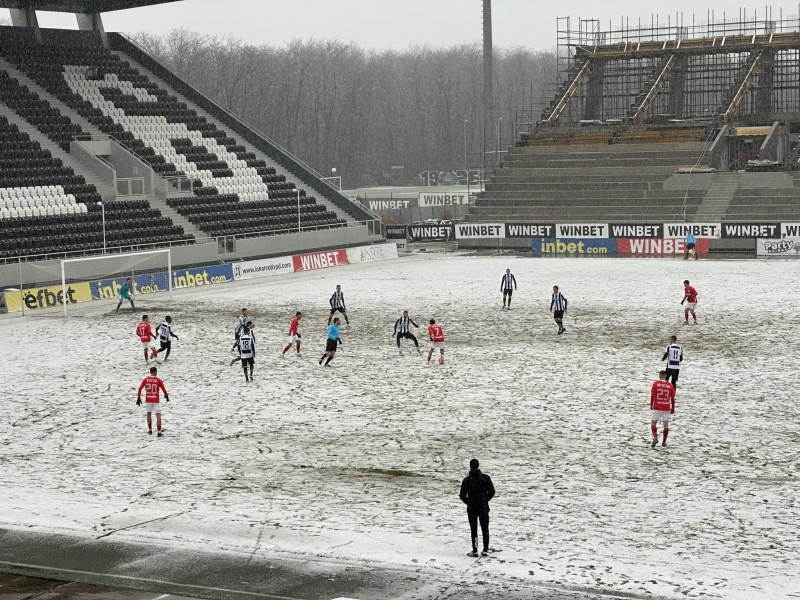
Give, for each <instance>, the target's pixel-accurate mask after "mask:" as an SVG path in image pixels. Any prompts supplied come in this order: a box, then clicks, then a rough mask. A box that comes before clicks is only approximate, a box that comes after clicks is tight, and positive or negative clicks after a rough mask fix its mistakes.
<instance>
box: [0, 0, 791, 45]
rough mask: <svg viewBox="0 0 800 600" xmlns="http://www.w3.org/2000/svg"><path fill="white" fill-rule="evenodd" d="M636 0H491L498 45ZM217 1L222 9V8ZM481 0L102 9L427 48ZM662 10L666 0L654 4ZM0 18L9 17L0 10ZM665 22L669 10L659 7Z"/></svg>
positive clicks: (272, 38)
mask: <svg viewBox="0 0 800 600" xmlns="http://www.w3.org/2000/svg"><path fill="white" fill-rule="evenodd" d="M643 4H644V3H642V2H641V1H640V0H610V1H609V0H607V1H605V2H602V1H598V0H591V1H590V0H570V1H569V2H565V3H564V4H563V5H561V4H560V3H559V2H546V1H544V0H494V1H493V2H492V12H493V20H494V43H495V46H505V47H507V46H528V47H530V48H533V49H548V48H553V47H554V46H555V44H556V17H561V16H571V17H573V24H574V23H575V22H576V21H577V18H578V17H581V18H598V19H600V20H601V23H602V27H603V29H606V28H608V24H609V20H612V21H613V24H614V27H615V28H616V26H618V25H619V23H620V17H621V15H625V16H627V17H628V18H629V23H630V24H631V25H633V24H634V22H636V21H638V20H639V19H641V20H642V22H647V23H649V22H650V20H651V14H652V13H651V11H650V10H648V9H647V8H645V7H644V6H643ZM670 4H671V8H672V13H671V18H672V20H673V22H674V18H675V14H676V13H681V12H682V13H683V19H684V22H685V23H691V21H692V13H693V11H694V14H695V18H696V20H697V21H705V20H706V15H707V13H706V11H707V10H708V11H712V10H713V11H714V12H715V17H716V19H720V18H721V17H722V13H723V11H727V15H726V16H727V17H728V18H731V17H737V18H738V17H739V7H738V3H736V2H731V1H730V0H728V1H727V2H725V1H722V0H706V2H704V3H700V2H697V1H690V0H673V1H672V2H671V3H666V5H670ZM220 6H222V7H224V8H223V9H220ZM481 6H482V2H481V0H228V1H225V2H221V1H219V0H182V1H181V2H173V3H170V4H164V5H161V6H154V7H146V8H138V9H133V10H127V11H117V12H112V13H106V14H105V15H104V16H103V21H104V24H105V27H106V30H107V31H124V32H126V33H135V32H139V31H148V32H152V33H162V32H165V31H168V30H170V29H172V28H174V27H178V26H183V27H186V28H187V29H191V30H194V31H200V32H204V33H211V34H218V35H231V36H235V37H239V38H242V39H244V40H246V41H248V42H251V43H254V44H264V43H271V44H282V43H284V42H286V41H288V40H290V39H292V38H297V37H301V38H309V37H314V38H335V39H339V40H342V41H355V42H357V43H359V44H360V45H361V46H363V47H366V48H395V49H402V48H407V47H408V46H410V45H413V44H428V45H431V46H441V45H451V44H460V43H463V42H474V41H479V40H480V39H481ZM658 6H659V7H660V8H662V9H663V7H664V6H665V4H659V5H658ZM772 6H773V18H774V19H777V18H778V16H779V10H780V8H783V15H784V17H787V16H788V15H789V14H794V15H796V14H797V12H798V8H797V6H798V5H797V3H796V2H781V3H775V4H773V5H772ZM764 11H765V9H764V5H763V4H761V5H758V4H756V5H750V6H749V7H748V8H747V15H748V17H751V16H752V15H753V14H754V13H757V16H758V17H759V19H763V17H764ZM0 16H7V11H6V10H5V9H0ZM661 18H662V20H663V21H664V22H666V19H667V15H666V14H665V13H663V12H662V13H661ZM39 23H40V25H42V26H43V27H61V28H69V29H75V28H76V24H75V18H74V16H72V15H65V14H58V13H39Z"/></svg>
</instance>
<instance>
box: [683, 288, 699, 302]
mask: <svg viewBox="0 0 800 600" xmlns="http://www.w3.org/2000/svg"><path fill="white" fill-rule="evenodd" d="M683 294H684V296H683V299H684V300H686V301H687V302H697V290H696V289H694V288H693V287H692V286H690V285H689V286H686V287H684V288H683Z"/></svg>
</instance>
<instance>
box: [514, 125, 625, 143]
mask: <svg viewBox="0 0 800 600" xmlns="http://www.w3.org/2000/svg"><path fill="white" fill-rule="evenodd" d="M612 135H613V132H612V131H610V130H608V129H601V130H580V129H561V128H557V127H540V128H539V129H537V130H536V131H535V132H534V134H533V135H532V136H529V137H526V138H525V143H527V144H528V145H531V146H562V145H569V146H573V145H574V146H581V145H592V144H609V143H611V137H612Z"/></svg>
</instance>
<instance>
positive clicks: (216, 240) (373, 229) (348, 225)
mask: <svg viewBox="0 0 800 600" xmlns="http://www.w3.org/2000/svg"><path fill="white" fill-rule="evenodd" d="M355 227H366V228H367V232H368V233H369V234H370V235H383V224H382V222H381V220H380V219H371V220H367V221H347V222H345V223H329V224H327V225H310V226H301V227H299V228H298V227H287V228H285V229H272V230H268V231H252V232H248V233H237V234H231V235H216V236H208V237H202V238H194V239H190V240H187V239H181V240H167V241H163V242H151V243H148V244H128V245H124V246H107V247H106V248H105V251H104V250H103V247H102V246H100V247H97V248H87V249H85V250H71V251H66V252H51V253H46V254H27V255H24V256H8V257H0V265H9V264H17V263H20V262H26V263H27V262H44V261H48V260H61V259H67V258H82V257H85V256H95V255H98V254H104V253H105V254H120V253H122V252H142V251H144V250H153V249H156V248H175V247H183V246H193V245H199V244H209V243H213V244H217V246H218V247H225V246H226V242H227V241H228V240H231V239H232V240H234V243H235V242H236V241H238V240H245V239H252V238H258V237H268V236H275V235H291V234H295V233H310V232H312V231H328V230H331V229H353V228H355ZM220 240H223V244H222V246H220Z"/></svg>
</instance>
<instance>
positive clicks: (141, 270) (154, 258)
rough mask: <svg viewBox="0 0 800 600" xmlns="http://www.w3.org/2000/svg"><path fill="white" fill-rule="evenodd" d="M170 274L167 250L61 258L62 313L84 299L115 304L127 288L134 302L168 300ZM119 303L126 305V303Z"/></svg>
mask: <svg viewBox="0 0 800 600" xmlns="http://www.w3.org/2000/svg"><path fill="white" fill-rule="evenodd" d="M171 273H172V254H171V252H170V250H169V248H166V249H164V250H149V251H145V252H129V253H123V254H104V255H102V256H91V257H86V258H68V259H64V260H62V261H61V290H60V292H61V298H62V302H61V304H63V310H64V314H65V315H66V314H67V311H68V310H69V308H70V307H74V306H76V305H78V304H80V303H81V302H86V301H87V300H89V301H92V302H102V301H110V302H119V300H120V298H121V292H124V290H125V289H126V288H127V287H128V286H129V287H130V295H131V298H133V300H134V301H136V300H137V299H142V298H147V299H152V298H156V297H163V296H167V297H169V295H170V294H171V293H172V275H171ZM156 294H158V295H159V296H155V295H156ZM123 301H124V303H125V304H126V305H127V304H128V301H127V300H124V299H123Z"/></svg>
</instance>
